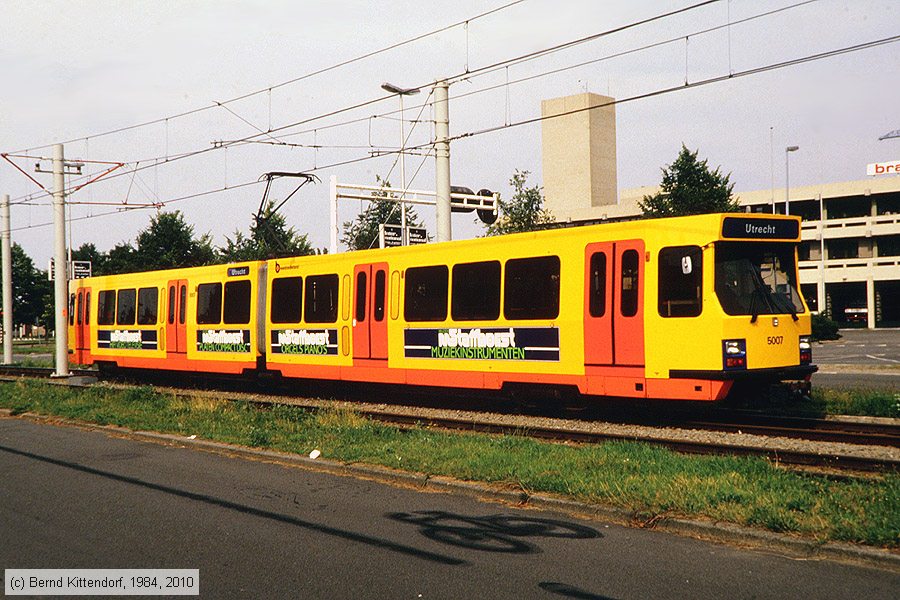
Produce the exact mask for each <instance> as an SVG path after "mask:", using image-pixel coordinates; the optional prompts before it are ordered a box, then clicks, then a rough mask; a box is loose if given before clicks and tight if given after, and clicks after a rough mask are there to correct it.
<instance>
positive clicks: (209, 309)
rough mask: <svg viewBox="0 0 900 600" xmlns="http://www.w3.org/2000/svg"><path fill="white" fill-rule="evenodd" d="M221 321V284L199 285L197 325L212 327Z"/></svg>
mask: <svg viewBox="0 0 900 600" xmlns="http://www.w3.org/2000/svg"><path fill="white" fill-rule="evenodd" d="M221 321H222V284H221V283H201V284H200V285H198V286H197V323H198V324H200V325H214V324H218V323H220V322H221Z"/></svg>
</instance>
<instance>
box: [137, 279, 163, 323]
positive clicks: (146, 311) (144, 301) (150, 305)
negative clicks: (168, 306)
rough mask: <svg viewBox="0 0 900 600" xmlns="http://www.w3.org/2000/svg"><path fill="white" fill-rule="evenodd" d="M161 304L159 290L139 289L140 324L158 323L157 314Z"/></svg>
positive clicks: (138, 312)
mask: <svg viewBox="0 0 900 600" xmlns="http://www.w3.org/2000/svg"><path fill="white" fill-rule="evenodd" d="M158 306H159V290H158V289H156V288H155V287H153V288H141V289H139V290H138V310H137V322H138V325H156V315H157V310H158Z"/></svg>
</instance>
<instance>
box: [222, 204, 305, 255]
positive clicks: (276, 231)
mask: <svg viewBox="0 0 900 600" xmlns="http://www.w3.org/2000/svg"><path fill="white" fill-rule="evenodd" d="M274 206H275V203H274V202H273V201H272V200H270V201H269V203H268V205H267V206H266V208H265V210H264V211H263V213H262V214H261V215H254V216H253V223H252V224H251V225H250V237H246V236H244V234H243V233H242V232H241V231H235V232H234V239H231V238H228V237H226V238H225V242H226V243H225V246H224V247H223V248H220V249H219V256H220V257H221V259H222V260H223V261H225V262H241V261H245V260H267V259H270V258H283V257H287V256H303V255H306V254H315V250H314V249H313V247H312V245H311V244H310V243H309V239H308V237H307V235H306V234H299V233H297V231H296V230H294V228H293V227H288V226H287V221H286V220H285V218H284V216H283V215H281V214H279V213H277V212H275V211H274V210H273V209H274Z"/></svg>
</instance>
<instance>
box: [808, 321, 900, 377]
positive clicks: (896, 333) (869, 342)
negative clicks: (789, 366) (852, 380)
mask: <svg viewBox="0 0 900 600" xmlns="http://www.w3.org/2000/svg"><path fill="white" fill-rule="evenodd" d="M839 333H840V334H841V339H839V340H832V341H827V342H822V343H821V344H816V345H815V346H814V347H813V358H814V360H815V362H816V364H818V365H861V366H872V367H894V366H896V367H897V369H898V372H900V329H871V330H870V329H841V330H840V332H839Z"/></svg>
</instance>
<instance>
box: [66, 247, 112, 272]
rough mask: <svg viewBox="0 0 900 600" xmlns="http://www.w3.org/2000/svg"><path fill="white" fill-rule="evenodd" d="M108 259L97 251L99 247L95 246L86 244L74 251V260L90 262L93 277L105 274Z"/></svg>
mask: <svg viewBox="0 0 900 600" xmlns="http://www.w3.org/2000/svg"><path fill="white" fill-rule="evenodd" d="M107 258H108V257H107V255H106V254H104V253H102V252H100V251H99V250H97V246H95V245H94V244H88V243H84V244H82V245H81V246H79V247H78V249H77V250H72V260H73V261H76V260H79V261H89V262H90V263H91V273H92V274H93V275H102V274H104V273H105V270H104V268H105V267H106V261H107Z"/></svg>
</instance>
